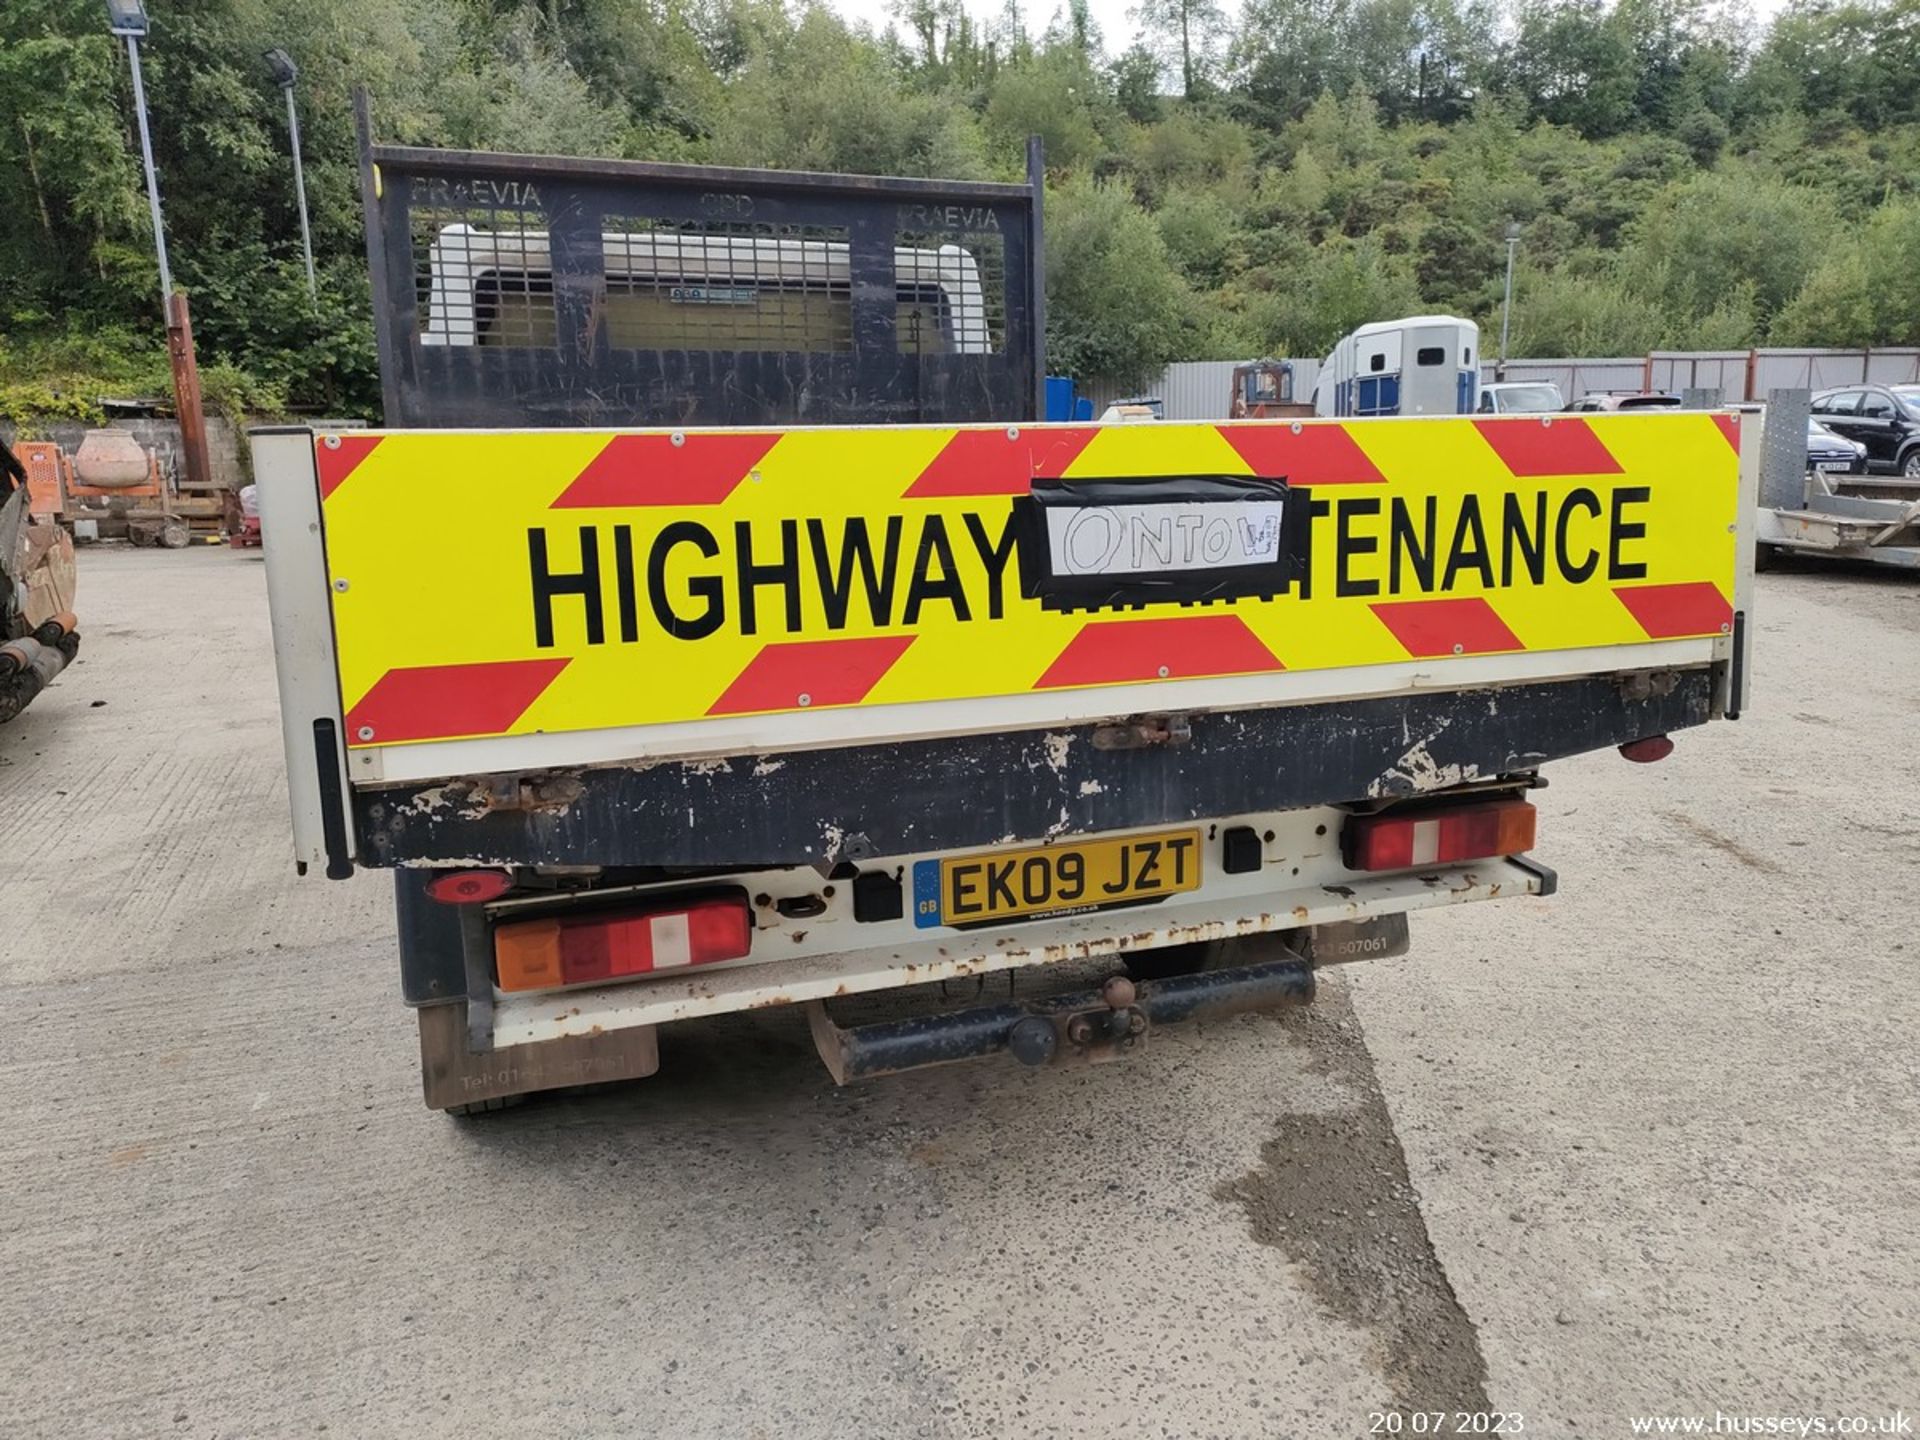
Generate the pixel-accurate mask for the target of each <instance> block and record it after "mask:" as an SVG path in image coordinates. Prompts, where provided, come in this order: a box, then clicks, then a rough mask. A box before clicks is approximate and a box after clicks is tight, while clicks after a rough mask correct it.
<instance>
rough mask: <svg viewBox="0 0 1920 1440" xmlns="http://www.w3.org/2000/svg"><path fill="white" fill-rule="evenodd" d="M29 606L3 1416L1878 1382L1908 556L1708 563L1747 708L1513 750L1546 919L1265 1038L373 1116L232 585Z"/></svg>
mask: <svg viewBox="0 0 1920 1440" xmlns="http://www.w3.org/2000/svg"><path fill="white" fill-rule="evenodd" d="M80 583H81V613H82V617H83V619H84V620H85V622H86V624H85V626H84V627H83V628H84V631H85V635H86V641H85V645H84V647H83V650H82V660H81V662H80V663H79V664H78V665H76V666H75V667H73V668H72V669H70V670H69V671H68V673H67V674H66V675H65V676H63V677H62V679H61V680H60V682H59V683H58V684H57V685H56V687H55V688H54V689H53V690H51V691H49V692H48V693H47V694H46V695H45V696H43V697H41V699H40V700H39V701H38V702H37V703H36V704H35V705H34V706H33V707H32V709H30V710H29V711H28V712H27V714H26V715H25V716H24V717H23V718H22V719H21V720H20V721H18V722H16V723H15V724H13V725H11V726H8V727H7V728H6V729H5V730H0V887H3V888H0V896H4V903H3V904H0V915H3V916H4V921H5V923H4V924H0V1005H4V1007H5V1010H6V1013H7V1014H8V1015H9V1016H10V1017H11V1018H12V1021H13V1024H12V1026H11V1027H10V1036H9V1041H8V1043H7V1044H6V1045H5V1046H4V1047H0V1080H3V1081H4V1083H5V1086H6V1090H7V1093H8V1096H9V1099H8V1101H7V1102H6V1105H5V1109H4V1112H3V1113H4V1117H5V1118H4V1124H3V1125H0V1206H4V1208H5V1212H6V1214H7V1216H8V1219H9V1222H10V1223H9V1224H8V1226H7V1227H6V1229H5V1231H4V1232H3V1233H0V1270H3V1272H4V1273H5V1274H6V1275H7V1276H8V1277H9V1280H10V1282H11V1283H9V1284H8V1285H6V1286H5V1287H3V1288H0V1336H4V1337H5V1338H4V1339H0V1435H5V1436H7V1437H12V1436H16V1435H17V1436H60V1437H68V1436H81V1435H85V1436H95V1435H101V1436H108V1435H125V1436H143V1437H144V1436H173V1435H179V1436H209V1437H212V1436H221V1437H241V1436H281V1435H299V1434H316V1433H321V1432H327V1433H331V1434H334V1435H342V1434H344V1435H349V1436H356V1437H358V1436H369V1437H371V1436H387V1435H393V1436H407V1437H414V1436H432V1435H441V1434H446V1435H460V1436H472V1435H476V1434H480V1435H490V1434H512V1433H525V1434H535V1435H540V1436H543V1437H546V1436H573V1435H580V1436H599V1435H637V1436H661V1437H675V1440H681V1437H688V1440H691V1437H705V1436H713V1437H728V1440H732V1437H752V1436H765V1437H782V1440H784V1437H812V1436H821V1437H827V1436H831V1437H836V1440H837V1437H849V1436H854V1437H866V1436H873V1437H910V1436H931V1437H961V1436H983V1437H997V1436H1005V1435H1020V1436H1023V1437H1025V1436H1107V1435H1114V1436H1120V1435H1126V1436H1133V1435H1146V1436H1181V1437H1189V1436H1191V1437H1201V1436H1222V1437H1241V1436H1261V1437H1267V1436H1275V1437H1279V1436H1300V1437H1328V1436H1345V1435H1363V1434H1366V1433H1367V1432H1368V1429H1369V1425H1368V1416H1369V1414H1370V1413H1372V1412H1378V1411H1382V1410H1386V1409H1391V1408H1393V1407H1396V1406H1397V1407H1401V1408H1402V1409H1407V1410H1448V1411H1452V1410H1471V1411H1489V1410H1491V1411H1498V1412H1504V1413H1506V1414H1509V1415H1511V1414H1515V1413H1517V1414H1519V1415H1520V1416H1522V1417H1524V1421H1523V1423H1524V1431H1523V1433H1525V1434H1529V1435H1546V1436H1582V1437H1588V1436H1591V1437H1606V1436H1614V1435H1622V1436H1624V1435H1629V1434H1632V1433H1634V1432H1633V1429H1632V1417H1634V1416H1636V1415H1640V1414H1672V1413H1679V1414H1704V1415H1706V1416H1708V1417H1709V1423H1711V1419H1710V1417H1711V1416H1712V1414H1713V1412H1714V1411H1715V1410H1716V1409H1718V1410H1720V1411H1723V1412H1726V1413H1727V1414H1730V1415H1732V1414H1738V1415H1743V1416H1780V1415H1785V1416H1806V1417H1812V1416H1823V1417H1837V1416H1842V1415H1849V1416H1850V1415H1856V1414H1857V1415H1865V1416H1870V1417H1877V1416H1879V1415H1882V1414H1886V1413H1889V1412H1892V1411H1893V1410H1894V1409H1895V1408H1896V1407H1899V1406H1905V1407H1906V1410H1907V1412H1908V1414H1909V1415H1911V1414H1912V1413H1913V1411H1914V1410H1915V1409H1916V1408H1917V1407H1920V1358H1917V1357H1920V1300H1916V1295H1917V1294H1920V1285H1916V1281H1920V1087H1917V1086H1916V1083H1915V1082H1916V1069H1917V1068H1920V1061H1917V1060H1916V1048H1915V1045H1914V1040H1913V1037H1914V1035H1915V1034H1916V1033H1920V1002H1916V1000H1915V998H1914V991H1913V987H1912V986H1911V984H1910V983H1909V976H1910V974H1911V972H1912V968H1913V960H1914V958H1915V957H1914V954H1913V951H1912V950H1910V949H1909V948H1908V947H1909V946H1913V947H1915V948H1917V949H1920V940H1913V939H1911V938H1910V936H1911V927H1910V925H1909V923H1908V915H1909V913H1910V911H1909V906H1910V904H1911V893H1912V886H1911V877H1912V875H1913V874H1914V866H1915V864H1916V861H1920V823H1917V822H1920V814H1917V813H1916V812H1917V809H1920V799H1916V796H1920V783H1916V782H1920V759H1917V758H1916V749H1915V747H1914V745H1913V743H1912V736H1913V733H1914V730H1915V727H1916V722H1917V721H1920V665H1916V664H1915V661H1916V659H1920V582H1916V581H1914V580H1911V579H1904V578H1897V577H1887V576H1882V575H1879V574H1874V573H1870V572H1862V573H1839V572H1833V571H1827V570H1815V569H1799V570H1786V571H1782V572H1777V573H1773V574H1769V575H1767V576H1764V577H1762V580H1761V591H1760V600H1759V607H1758V608H1759V617H1760V618H1759V627H1758V635H1757V641H1756V644H1757V671H1756V680H1755V700H1756V703H1755V708H1754V709H1753V710H1752V711H1751V712H1750V713H1749V715H1748V717H1747V718H1746V719H1744V720H1743V721H1741V722H1740V723H1739V724H1738V725H1719V726H1713V727H1709V729H1708V730H1706V731H1701V732H1693V733H1691V734H1688V735H1686V736H1683V737H1681V739H1680V748H1679V750H1678V752H1677V753H1676V754H1675V755H1674V757H1673V758H1671V759H1670V760H1668V761H1666V762H1665V763H1663V764H1661V765H1657V766H1649V767H1639V766H1630V765H1627V764H1625V763H1623V762H1622V761H1620V760H1619V759H1618V758H1617V757H1615V756H1612V755H1605V756H1594V757H1589V758H1587V759H1584V760H1581V761H1577V762H1574V763H1571V764H1565V765H1561V766H1558V767H1556V769H1555V770H1554V771H1553V772H1552V778H1553V782H1554V783H1553V786H1552V788H1551V789H1549V790H1547V791H1545V792H1543V793H1542V795H1541V796H1540V797H1539V799H1540V803H1541V807H1542V815H1541V837H1542V838H1541V846H1540V851H1539V853H1540V856H1541V858H1543V859H1544V860H1546V861H1547V862H1548V863H1550V864H1554V865H1556V866H1557V867H1558V868H1559V869H1560V872H1561V876H1562V883H1563V888H1562V893H1561V894H1560V895H1558V896H1556V897H1554V898H1552V899H1549V900H1545V901H1515V902H1502V903H1499V904H1493V905H1483V906H1472V907H1467V908H1465V909H1463V910H1460V911H1453V912H1443V913H1435V914H1429V915H1423V916H1420V917H1418V918H1417V919H1416V921H1415V926H1414V940H1415V950H1414V954H1413V956H1411V957H1409V958H1408V959H1406V960H1401V961H1389V962H1381V963H1378V964H1374V965H1366V966H1356V967H1352V968H1350V969H1348V970H1346V971H1344V972H1337V973H1335V974H1334V975H1332V976H1330V977H1329V978H1328V980H1327V982H1326V983H1325V984H1324V985H1323V989H1322V1000H1321V1002H1320V1004H1319V1005H1317V1006H1316V1007H1315V1009H1314V1010H1313V1011H1312V1012H1310V1013H1308V1014H1297V1015H1291V1016H1287V1017H1283V1018H1275V1017H1249V1018H1243V1019H1240V1020H1237V1021H1234V1022H1231V1023H1227V1024H1222V1025H1217V1026H1210V1027H1206V1028H1204V1029H1200V1028H1196V1029H1187V1030H1176V1031H1173V1032H1170V1033H1168V1034H1167V1035H1165V1036H1162V1037H1159V1038H1156V1040H1155V1041H1154V1044H1153V1046H1152V1047H1151V1048H1150V1049H1149V1051H1148V1052H1147V1053H1146V1054H1145V1055H1144V1056H1143V1057H1141V1058H1140V1059H1139V1060H1137V1061H1135V1062H1132V1063H1129V1064H1125V1065H1119V1066H1109V1067H1103V1068H1101V1069H1098V1070H1094V1071H1087V1072H1078V1073H1073V1072H1062V1073H1044V1074H1028V1073H1024V1072H1017V1071H1014V1070H1011V1069H1001V1068H992V1067H973V1068H965V1069H956V1070H949V1071H944V1072H934V1073H931V1074H926V1075H921V1076H914V1077H907V1078H903V1079H897V1080H892V1081H886V1082H881V1083H878V1084H873V1085H867V1086H861V1087H856V1088H853V1089H848V1090H836V1089H834V1088H833V1087H832V1086H831V1085H830V1084H829V1083H828V1082H827V1081H826V1079H825V1077H824V1075H823V1073H822V1072H821V1070H820V1068H819V1066H818V1063H817V1061H815V1060H814V1058H813V1056H812V1054H811V1051H810V1049H809V1048H808V1045H807V1041H806V1037H805V1033H804V1029H803V1028H802V1027H800V1026H798V1025H796V1024H795V1023H793V1020H792V1017H783V1016H777V1015H776V1016H770V1017H762V1018H757V1019H754V1020H752V1021H746V1020H732V1021H726V1022H715V1023H712V1024H708V1025H700V1026H689V1027H684V1028H683V1029H681V1030H678V1031H672V1032H669V1033H668V1036H667V1038H666V1040H665V1041H664V1042H663V1046H662V1050H663V1060H664V1062H665V1063H664V1068H663V1070H662V1072H661V1074H660V1075H659V1076H658V1077H656V1078H655V1079H653V1080H649V1081H645V1082H641V1083H639V1084H636V1085H632V1086H626V1087H620V1088H616V1089H613V1090H609V1091H605V1092H601V1093H597V1094H590V1095H584V1096H574V1097H563V1098H556V1099H549V1100H544V1101H539V1102H536V1103H533V1104H530V1105H528V1106H525V1107H523V1108H521V1109H519V1110H515V1111H509V1112H506V1113H504V1114H501V1115H497V1116H492V1117H488V1118H486V1119H484V1120H482V1121H477V1122H456V1121H452V1120H449V1119H447V1118H446V1117H443V1116H438V1115H434V1114H431V1113H429V1112H427V1111H425V1110H424V1109H422V1108H421V1107H420V1105H419V1101H418V1098H417V1097H418V1089H417V1085H418V1082H417V1077H416V1073H415V1065H416V1057H415V1054H414V1045H415V1041H414V1032H413V1025H412V1020H411V1017H410V1016H409V1015H408V1014H407V1012H406V1011H405V1010H404V1009H403V1008H402V1007H401V1006H400V1005H399V1003H398V1000H397V996H396V987H395V974H394V962H393V959H392V954H391V941H390V937H389V934H388V931H389V927H390V918H389V911H388V906H389V896H388V893H387V885H386V883H385V882H384V881H383V879H382V878H381V877H379V876H377V875H370V876H362V877H359V878H357V879H355V880H353V881H351V882H348V883H346V884H344V885H332V884H328V883H327V882H325V881H322V880H319V879H317V878H315V879H309V880H305V881H297V880H296V879H295V878H294V876H293V874H292V870H291V866H290V864H288V863H287V861H286V859H285V856H286V853H287V842H286V834H285V825H286V821H285V807H284V797H283V794H282V789H281V784H282V782H281V773H280V758H279V752H278V743H279V742H278V731H277V727H276V723H275V717H274V699H273V688H272V675H271V660H270V655H269V652H268V645H267V632H266V620H265V601H264V586H263V584H262V571H261V567H260V564H259V560H258V557H257V554H254V555H243V554H235V553H231V552H225V551H207V550H194V551H187V552H182V553H178V554H168V553H159V552H144V551H125V550H111V549H97V550H90V551H87V552H84V554H83V557H82V564H81V580H80ZM1509 1428H1511V1427H1509ZM1756 1433H1757V1432H1756Z"/></svg>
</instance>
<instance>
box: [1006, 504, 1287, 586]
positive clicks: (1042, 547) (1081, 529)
mask: <svg viewBox="0 0 1920 1440" xmlns="http://www.w3.org/2000/svg"><path fill="white" fill-rule="evenodd" d="M1299 509H1300V507H1299V506H1298V505H1297V504H1295V503H1294V502H1293V500H1292V497H1291V495H1290V492H1289V491H1288V489H1287V485H1286V481H1285V480H1284V479H1278V478H1269V477H1264V476H1243V475H1183V476H1167V477H1164V478H1159V479H1152V480H1119V479H1099V480H1093V479H1089V480H1036V481H1034V482H1033V488H1032V492H1031V494H1030V495H1029V496H1028V497H1024V498H1022V499H1019V500H1016V501H1015V502H1014V520H1013V531H1014V536H1015V539H1016V542H1017V545H1018V548H1019V555H1020V590H1021V593H1022V594H1023V595H1025V596H1026V597H1027V598H1029V599H1038V600H1039V601H1040V603H1041V605H1042V606H1043V607H1044V608H1046V609H1048V610H1108V609H1121V610H1124V609H1136V608H1138V607H1140V606H1142V605H1149V604H1166V603H1169V602H1185V603H1204V602H1207V601H1213V600H1237V599H1241V598H1244V597H1247V596H1259V597H1262V598H1269V597H1272V596H1274V595H1278V594H1282V593H1284V592H1285V591H1286V590H1287V588H1288V585H1289V583H1290V581H1291V579H1292V576H1293V573H1294V568H1295V567H1294V555H1295V552H1296V550H1297V549H1298V548H1299V546H1300V543H1301V541H1302V539H1303V538H1304V535H1305V530H1304V526H1303V523H1302V517H1301V516H1299V515H1297V514H1296V511H1298V510H1299Z"/></svg>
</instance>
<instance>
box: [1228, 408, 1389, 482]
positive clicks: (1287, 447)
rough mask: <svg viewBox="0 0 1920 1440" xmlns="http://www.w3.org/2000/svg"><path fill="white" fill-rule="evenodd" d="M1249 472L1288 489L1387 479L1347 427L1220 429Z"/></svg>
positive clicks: (1277, 424)
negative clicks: (1282, 480)
mask: <svg viewBox="0 0 1920 1440" xmlns="http://www.w3.org/2000/svg"><path fill="white" fill-rule="evenodd" d="M1215 428H1216V429H1218V430H1219V432H1220V438H1221V439H1223V440H1225V441H1226V442H1227V444H1229V445H1231V446H1232V447H1233V448H1234V451H1235V452H1236V453H1237V454H1238V455H1239V456H1240V458H1241V459H1242V460H1244V461H1246V462H1247V468H1248V469H1250V470H1251V471H1252V472H1253V473H1254V474H1256V475H1264V476H1266V477H1267V478H1268V479H1273V480H1278V479H1285V480H1286V482H1287V483H1288V484H1289V485H1384V484H1385V483H1386V481H1387V477H1386V476H1384V475H1382V474H1381V473H1380V470H1379V467H1378V466H1376V465H1375V464H1374V463H1373V461H1371V460H1369V459H1368V458H1367V452H1366V451H1364V450H1362V449H1361V448H1360V446H1359V445H1358V443H1356V442H1355V440H1354V438H1353V436H1352V435H1351V434H1349V433H1348V432H1347V427H1346V426H1344V425H1304V424H1303V425H1302V426H1301V427H1300V430H1299V433H1298V434H1296V433H1295V432H1294V429H1293V426H1292V424H1291V423H1289V422H1281V421H1268V422H1266V423H1263V424H1250V425H1220V426H1216V427H1215Z"/></svg>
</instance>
